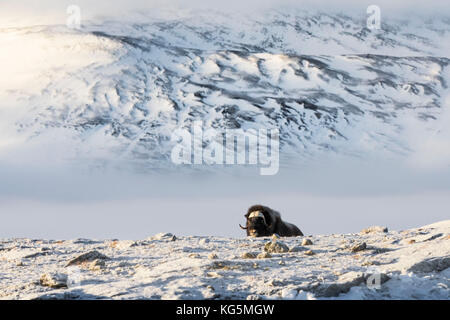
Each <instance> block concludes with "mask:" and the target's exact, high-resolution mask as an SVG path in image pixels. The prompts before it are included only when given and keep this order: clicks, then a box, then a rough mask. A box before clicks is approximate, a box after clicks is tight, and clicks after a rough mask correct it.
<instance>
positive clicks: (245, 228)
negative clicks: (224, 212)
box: [239, 223, 247, 230]
mask: <svg viewBox="0 0 450 320" xmlns="http://www.w3.org/2000/svg"><path fill="white" fill-rule="evenodd" d="M239 227H241V229H244V230H247V227H243V226H241V224H240V223H239Z"/></svg>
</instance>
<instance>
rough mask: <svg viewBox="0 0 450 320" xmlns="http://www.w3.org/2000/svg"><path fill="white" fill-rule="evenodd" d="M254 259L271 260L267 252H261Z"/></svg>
mask: <svg viewBox="0 0 450 320" xmlns="http://www.w3.org/2000/svg"><path fill="white" fill-rule="evenodd" d="M256 257H257V258H258V259H268V258H272V255H271V254H270V253H268V252H261V253H260V254H258V255H257V256H256Z"/></svg>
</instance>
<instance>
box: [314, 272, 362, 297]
mask: <svg viewBox="0 0 450 320" xmlns="http://www.w3.org/2000/svg"><path fill="white" fill-rule="evenodd" d="M364 280H365V278H364V274H363V273H362V272H348V273H345V274H343V275H342V276H341V277H339V279H338V280H337V282H334V283H324V284H321V285H320V286H319V287H318V288H317V289H316V294H317V295H318V296H322V297H336V296H338V295H340V294H341V293H346V292H348V291H349V290H350V289H351V288H352V287H355V286H358V285H360V284H362V283H364Z"/></svg>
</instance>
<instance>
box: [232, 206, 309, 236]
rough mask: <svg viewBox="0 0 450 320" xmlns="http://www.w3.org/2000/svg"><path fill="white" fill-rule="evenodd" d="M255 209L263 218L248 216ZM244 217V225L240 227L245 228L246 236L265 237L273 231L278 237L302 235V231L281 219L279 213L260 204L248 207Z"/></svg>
mask: <svg viewBox="0 0 450 320" xmlns="http://www.w3.org/2000/svg"><path fill="white" fill-rule="evenodd" d="M257 211H259V212H261V213H262V214H263V215H264V218H262V217H251V218H250V214H251V213H252V212H257ZM245 218H246V219H247V222H246V227H245V228H244V227H242V226H241V228H242V229H246V230H247V236H254V237H266V236H271V235H272V234H274V233H276V234H278V235H279V236H280V237H296V236H303V233H302V232H301V231H300V229H299V228H297V227H296V226H295V225H293V224H292V223H287V222H284V221H283V220H281V216H280V213H279V212H278V211H275V210H273V209H270V208H269V207H265V206H262V205H254V206H251V207H250V208H249V209H248V211H247V214H246V215H245Z"/></svg>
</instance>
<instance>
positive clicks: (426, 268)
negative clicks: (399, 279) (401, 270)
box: [408, 255, 450, 273]
mask: <svg viewBox="0 0 450 320" xmlns="http://www.w3.org/2000/svg"><path fill="white" fill-rule="evenodd" d="M449 267H450V255H448V256H445V257H433V258H429V259H426V260H423V261H420V262H418V263H416V264H414V265H413V266H411V267H410V268H409V269H408V271H411V272H414V273H427V272H441V271H442V270H445V269H447V268H449Z"/></svg>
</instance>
